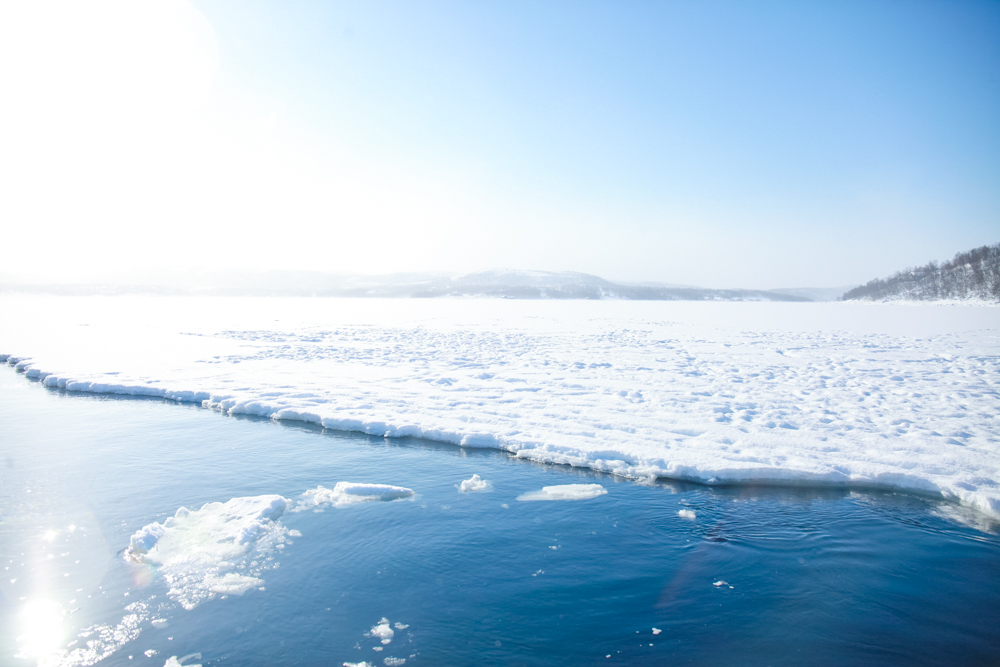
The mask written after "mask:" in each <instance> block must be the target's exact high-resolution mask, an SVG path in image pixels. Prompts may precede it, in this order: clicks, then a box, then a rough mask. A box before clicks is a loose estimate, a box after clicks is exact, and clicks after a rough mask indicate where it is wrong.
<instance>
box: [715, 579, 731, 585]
mask: <svg viewBox="0 0 1000 667" xmlns="http://www.w3.org/2000/svg"><path fill="white" fill-rule="evenodd" d="M712 585H713V586H729V582H728V581H723V580H722V579H719V580H718V581H717V582H715V583H714V584H712Z"/></svg>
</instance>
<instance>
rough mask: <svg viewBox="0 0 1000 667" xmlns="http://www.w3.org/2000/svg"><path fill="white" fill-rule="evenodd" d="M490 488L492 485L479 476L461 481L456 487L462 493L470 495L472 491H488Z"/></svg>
mask: <svg viewBox="0 0 1000 667" xmlns="http://www.w3.org/2000/svg"><path fill="white" fill-rule="evenodd" d="M491 486H492V484H490V483H489V482H487V481H486V480H485V479H483V478H482V477H480V476H479V475H473V476H472V477H470V478H469V479H466V480H462V483H461V484H459V485H458V490H459V491H461V492H462V493H472V492H474V491H488V490H489V489H490V487H491Z"/></svg>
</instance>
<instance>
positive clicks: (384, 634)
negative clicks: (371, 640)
mask: <svg viewBox="0 0 1000 667" xmlns="http://www.w3.org/2000/svg"><path fill="white" fill-rule="evenodd" d="M395 634H396V633H395V632H393V630H392V628H391V627H390V626H389V619H387V618H383V619H382V620H380V621H379V622H378V625H376V626H375V627H373V628H372V629H371V636H372V637H375V638H376V639H381V640H382V643H383V644H388V643H389V642H391V641H392V637H393V635H395Z"/></svg>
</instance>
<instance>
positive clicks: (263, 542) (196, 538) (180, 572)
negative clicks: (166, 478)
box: [126, 495, 290, 609]
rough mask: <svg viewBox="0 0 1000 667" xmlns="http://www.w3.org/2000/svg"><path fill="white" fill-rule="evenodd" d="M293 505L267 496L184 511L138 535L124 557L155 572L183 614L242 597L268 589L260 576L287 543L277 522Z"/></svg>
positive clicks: (135, 535) (216, 503)
mask: <svg viewBox="0 0 1000 667" xmlns="http://www.w3.org/2000/svg"><path fill="white" fill-rule="evenodd" d="M289 504H290V501H289V500H287V499H285V498H283V497H281V496H277V495H263V496H251V497H247V498H233V499H232V500H230V501H228V502H225V503H218V502H214V503H206V504H205V505H203V506H202V507H201V509H197V510H188V509H186V508H183V507H182V508H180V509H178V510H177V513H176V514H175V515H174V516H173V517H170V518H168V519H167V520H166V521H164V522H163V523H151V524H149V525H147V526H144V527H143V528H141V529H139V530H138V531H136V532H135V534H133V535H132V539H131V541H130V544H129V547H128V549H127V550H126V556H127V557H128V559H129V560H130V561H132V562H134V563H137V564H139V565H148V566H152V567H154V568H156V570H157V571H158V572H159V574H160V575H162V576H163V578H164V579H165V580H166V582H167V585H168V586H169V587H170V590H169V591H168V595H169V596H170V597H171V598H172V599H174V600H176V601H177V602H178V603H180V605H181V606H182V607H184V608H185V609H193V608H194V607H196V606H198V605H199V604H200V603H202V602H204V601H206V600H209V599H211V598H213V597H215V596H216V595H242V594H243V593H245V592H246V591H248V590H250V589H251V588H258V587H260V586H261V585H262V584H263V583H264V580H263V579H262V578H261V577H260V575H261V573H262V572H263V571H264V570H266V569H268V567H270V566H271V564H272V556H273V553H274V552H275V551H276V548H277V547H278V546H280V545H282V544H283V543H284V541H285V534H286V530H285V528H284V526H283V525H282V524H281V522H280V521H279V518H280V517H281V515H282V513H283V512H284V511H285V508H286V507H288V505H289Z"/></svg>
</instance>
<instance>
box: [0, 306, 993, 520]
mask: <svg viewBox="0 0 1000 667" xmlns="http://www.w3.org/2000/svg"><path fill="white" fill-rule="evenodd" d="M0 307H3V310H4V312H5V313H6V316H5V318H4V321H3V322H2V323H0V352H2V353H3V354H4V355H7V358H6V361H7V363H8V364H11V365H13V366H14V367H15V368H17V369H18V370H20V371H23V372H25V374H26V375H27V376H28V377H29V378H31V379H36V380H38V381H40V382H43V383H44V384H46V385H48V386H52V387H60V388H64V389H67V390H69V391H80V392H93V393H112V394H122V395H137V396H156V397H160V398H164V399H168V400H175V401H187V402H197V403H200V404H202V405H204V406H205V407H207V408H212V409H216V410H219V411H221V412H224V413H226V414H250V415H259V416H264V417H270V418H273V419H277V420H300V421H306V422H313V423H316V424H321V425H323V426H325V427H327V428H331V429H337V430H346V431H358V432H362V433H369V434H372V435H379V436H386V437H404V436H413V437H420V438H427V439H432V440H437V441H442V442H448V443H453V444H456V445H461V446H466V447H491V448H497V449H502V450H506V451H508V452H511V453H512V454H514V455H516V456H518V457H522V458H527V459H532V460H535V461H540V462H546V463H557V464H569V465H574V466H580V467H587V468H592V469H595V470H601V471H605V472H609V473H613V474H616V475H620V476H624V477H629V478H633V479H642V478H649V477H665V478H673V479H682V480H691V481H698V482H704V483H718V484H727V483H743V482H758V483H777V484H823V485H847V486H852V487H888V488H903V489H909V490H914V491H919V492H924V493H939V494H941V495H942V496H944V497H948V498H954V499H957V500H959V501H961V502H963V503H964V504H967V505H969V506H972V507H975V508H977V509H979V510H981V511H983V512H985V513H987V514H990V515H992V516H994V517H997V516H1000V417H998V415H1000V311H998V310H997V309H995V308H984V309H974V308H962V309H948V310H947V311H942V310H941V309H939V308H935V307H933V306H928V307H924V308H921V307H919V306H913V305H906V306H895V305H884V306H883V305H878V304H870V303H869V304H864V305H853V304H843V303H826V304H775V303H770V304H769V303H738V302H736V303H734V302H728V303H727V302H722V303H718V302H717V303H704V304H701V303H677V302H659V303H642V302H617V303H612V302H599V303H593V302H585V301H581V302H559V303H553V302H516V301H515V302H511V301H497V300H469V301H460V300H450V301H437V302H435V303H430V302H426V301H416V300H412V301H394V302H387V301H385V300H360V299H346V300H340V299H329V300H325V299H239V298H235V299H226V298H206V299H195V298H177V299H173V298H162V299H148V298H147V299H138V298H136V299H131V298H127V297H114V298H101V297H80V298H72V297H0ZM945 312H947V313H948V318H947V319H944V318H942V317H941V314H942V313H945ZM10 355H13V356H10ZM28 355H30V357H29V356H28Z"/></svg>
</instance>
